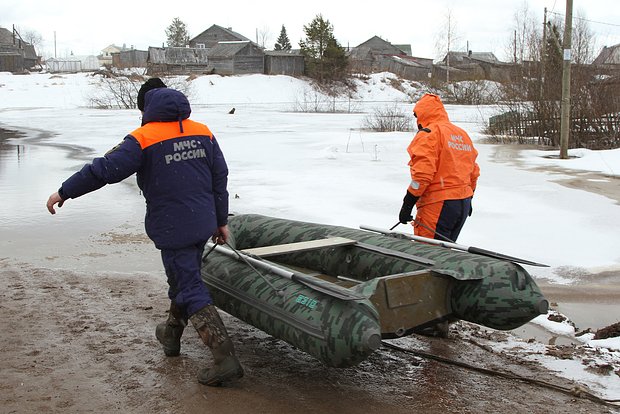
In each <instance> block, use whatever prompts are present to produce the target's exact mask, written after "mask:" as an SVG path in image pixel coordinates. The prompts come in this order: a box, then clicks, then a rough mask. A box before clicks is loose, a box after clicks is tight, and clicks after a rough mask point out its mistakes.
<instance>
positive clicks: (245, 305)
mask: <svg viewBox="0 0 620 414" xmlns="http://www.w3.org/2000/svg"><path fill="white" fill-rule="evenodd" d="M229 228H230V231H231V241H230V242H229V244H230V247H231V248H233V249H234V250H235V252H233V250H232V249H229V248H228V247H220V246H218V247H217V248H215V250H213V251H209V249H207V250H205V255H204V258H203V267H202V276H203V280H204V281H205V283H206V284H207V285H208V286H209V288H210V290H211V292H212V294H213V297H214V301H215V304H216V305H217V306H218V307H219V308H220V309H222V310H224V311H226V312H228V313H230V314H231V315H233V316H235V317H237V318H239V319H241V320H243V321H245V322H247V323H249V324H251V325H253V326H255V327H256V328H258V329H261V330H262V331H264V332H266V333H268V334H270V335H272V336H274V337H276V338H279V339H282V340H284V341H286V342H288V343H290V344H291V345H293V346H295V347H297V348H299V349H301V350H303V351H305V352H307V353H308V354H310V355H312V356H314V357H316V358H317V359H319V360H320V361H322V362H323V363H325V364H327V365H329V366H335V367H346V366H351V365H355V364H357V363H359V362H361V361H362V360H364V359H365V358H367V357H368V356H369V355H370V354H371V353H372V352H374V350H375V349H377V348H378V347H379V345H380V339H381V338H394V337H399V336H403V335H407V334H410V333H412V332H415V331H417V330H421V329H424V328H425V327H428V326H432V325H434V324H436V323H438V322H442V321H446V320H451V321H454V320H459V319H462V320H467V321H470V322H474V323H477V324H481V325H484V326H488V327H491V328H495V329H503V330H508V329H514V328H516V327H519V326H521V325H523V324H525V323H527V322H528V321H530V320H531V319H533V318H534V317H536V316H538V315H540V314H544V313H546V312H547V308H548V302H547V301H546V299H545V298H544V296H543V295H542V293H541V292H540V289H539V288H538V286H537V285H536V283H535V282H534V280H533V279H532V278H531V276H530V275H529V274H528V273H527V271H525V269H523V268H522V267H521V266H519V265H517V264H515V263H512V262H507V261H501V260H498V259H494V258H489V257H484V256H478V255H474V254H471V253H467V252H459V251H454V250H450V249H445V248H442V247H438V246H433V245H428V244H423V243H418V242H412V241H410V240H404V239H399V238H397V237H393V236H387V235H382V234H376V233H372V232H368V231H363V230H356V229H350V228H346V227H338V226H328V225H321V224H315V223H305V222H299V221H292V220H285V219H279V218H273V217H266V216H260V215H249V214H248V215H239V216H233V217H230V220H229ZM222 249H227V250H222ZM249 260H252V261H251V262H250V261H249Z"/></svg>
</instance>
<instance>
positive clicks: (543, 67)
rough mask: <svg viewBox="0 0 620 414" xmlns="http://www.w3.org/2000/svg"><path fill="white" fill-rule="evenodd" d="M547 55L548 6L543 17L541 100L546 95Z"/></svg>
mask: <svg viewBox="0 0 620 414" xmlns="http://www.w3.org/2000/svg"><path fill="white" fill-rule="evenodd" d="M546 57H547V8H546V7H545V17H544V19H543V36H542V50H541V51H540V100H541V102H542V100H543V98H544V96H545V59H546Z"/></svg>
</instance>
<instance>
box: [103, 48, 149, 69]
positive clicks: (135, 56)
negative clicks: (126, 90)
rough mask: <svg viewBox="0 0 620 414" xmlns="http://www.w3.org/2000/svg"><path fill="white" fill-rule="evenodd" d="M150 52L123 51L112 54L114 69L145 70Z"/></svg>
mask: <svg viewBox="0 0 620 414" xmlns="http://www.w3.org/2000/svg"><path fill="white" fill-rule="evenodd" d="M148 56H149V52H148V51H147V50H137V49H130V50H122V51H120V52H116V53H112V67H115V68H119V69H129V68H145V67H147V59H148Z"/></svg>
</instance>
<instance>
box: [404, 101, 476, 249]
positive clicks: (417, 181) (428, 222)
mask: <svg viewBox="0 0 620 414" xmlns="http://www.w3.org/2000/svg"><path fill="white" fill-rule="evenodd" d="M413 115H414V116H415V117H416V118H417V121H418V128H419V131H418V133H417V134H416V135H415V137H414V138H413V140H412V141H411V144H409V147H408V148H407V152H408V153H409V156H410V157H411V160H410V161H409V168H410V171H411V184H410V185H409V187H408V188H407V193H406V195H405V198H404V199H403V205H402V208H401V210H400V213H399V215H398V220H399V222H400V223H403V224H406V223H409V222H411V221H412V220H413V222H414V223H413V228H414V233H415V234H416V235H418V236H422V237H428V238H431V239H438V240H446V239H449V241H452V242H454V241H456V239H457V238H458V236H459V233H460V232H461V229H462V228H463V225H464V224H465V220H466V219H467V217H468V216H470V215H471V212H472V208H471V199H472V196H473V194H474V191H475V190H476V182H477V180H478V177H479V176H480V168H479V167H478V164H477V163H476V157H477V156H478V151H476V149H475V148H474V145H473V143H472V141H471V138H470V137H469V135H467V133H466V132H465V131H464V130H463V129H461V128H459V127H457V126H456V125H454V124H453V123H451V122H450V120H449V119H448V113H447V112H446V109H445V108H444V106H443V103H442V102H441V99H440V98H439V96H437V95H432V94H426V95H424V96H423V97H422V98H421V99H420V100H419V101H418V102H417V103H416V105H415V107H414V108H413ZM414 206H417V214H416V218H415V220H414V219H413V216H412V215H411V211H412V210H413V207H414Z"/></svg>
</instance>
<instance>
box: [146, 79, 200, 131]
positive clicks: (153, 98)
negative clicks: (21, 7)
mask: <svg viewBox="0 0 620 414" xmlns="http://www.w3.org/2000/svg"><path fill="white" fill-rule="evenodd" d="M191 113H192V109H191V107H190V105H189V101H188V100H187V98H186V97H185V95H183V94H182V93H181V92H179V91H177V90H174V89H169V88H157V89H151V90H150V91H148V92H147V93H146V95H145V96H144V114H142V125H146V124H148V123H149V122H172V121H182V120H184V119H187V118H189V115H190V114H191Z"/></svg>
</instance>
